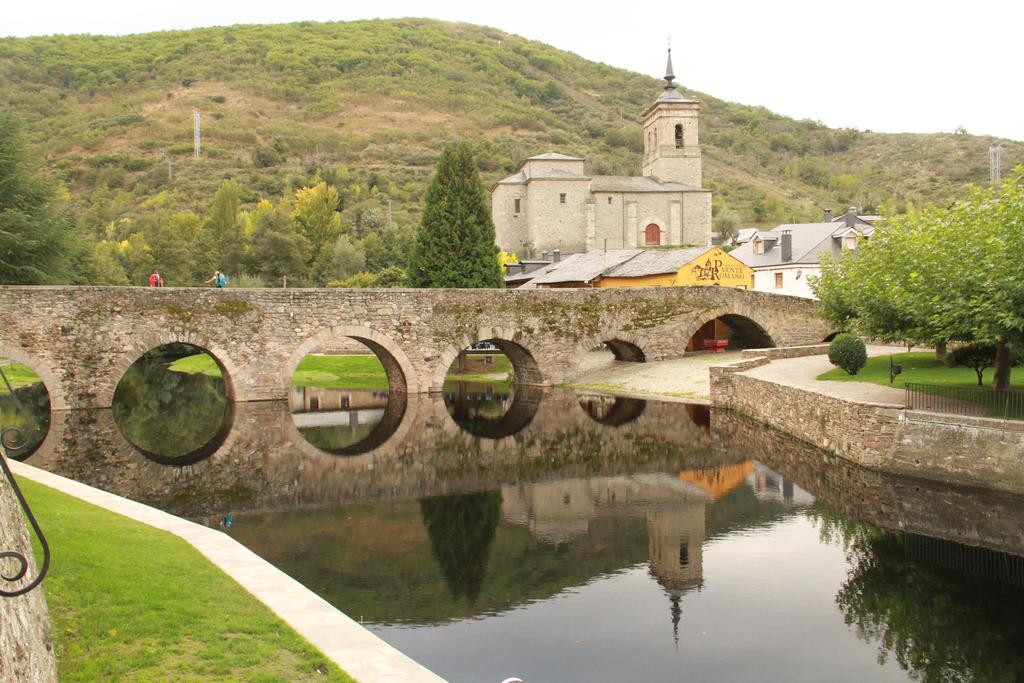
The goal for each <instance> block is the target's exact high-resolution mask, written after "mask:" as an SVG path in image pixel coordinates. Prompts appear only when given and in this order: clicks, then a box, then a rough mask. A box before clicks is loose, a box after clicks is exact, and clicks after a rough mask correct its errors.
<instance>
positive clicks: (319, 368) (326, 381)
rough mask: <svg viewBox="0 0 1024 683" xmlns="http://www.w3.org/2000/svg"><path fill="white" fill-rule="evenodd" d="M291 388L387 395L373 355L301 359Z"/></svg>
mask: <svg viewBox="0 0 1024 683" xmlns="http://www.w3.org/2000/svg"><path fill="white" fill-rule="evenodd" d="M21 367H24V366H21ZM26 369H27V368H26ZM170 369H171V370H173V371H175V372H188V373H202V374H204V375H210V376H212V377H220V376H221V372H220V366H218V365H217V362H216V361H215V360H213V358H212V357H211V356H210V355H209V354H205V353H197V354H195V355H194V356H186V357H184V358H180V359H178V360H176V361H174V362H173V363H171V365H170ZM511 369H512V366H511V364H510V363H509V360H508V358H507V357H505V356H503V355H495V360H494V364H493V365H490V366H488V367H487V370H488V375H476V374H474V375H453V374H449V375H447V377H446V379H449V380H454V381H460V382H493V381H494V379H493V377H490V376H489V375H505V374H508V373H509V372H510V371H511ZM5 371H6V368H5ZM12 383H13V382H12ZM292 384H294V385H295V386H300V387H322V388H324V389H379V390H382V391H386V390H387V388H388V376H387V373H386V372H385V371H384V366H383V365H381V362H380V359H379V358H377V356H375V355H373V354H367V355H361V356H320V355H309V356H306V357H305V358H303V359H302V362H300V363H299V367H298V368H296V369H295V375H294V376H293V377H292Z"/></svg>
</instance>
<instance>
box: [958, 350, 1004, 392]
mask: <svg viewBox="0 0 1024 683" xmlns="http://www.w3.org/2000/svg"><path fill="white" fill-rule="evenodd" d="M949 359H950V361H951V362H952V364H953V365H963V366H966V367H968V368H971V369H972V370H974V373H975V374H976V375H977V376H978V386H979V387H980V386H982V375H983V374H984V372H985V368H991V367H992V366H994V365H995V364H996V347H995V346H993V345H992V344H967V345H966V346H960V347H958V348H956V349H954V350H953V352H952V353H951V354H949Z"/></svg>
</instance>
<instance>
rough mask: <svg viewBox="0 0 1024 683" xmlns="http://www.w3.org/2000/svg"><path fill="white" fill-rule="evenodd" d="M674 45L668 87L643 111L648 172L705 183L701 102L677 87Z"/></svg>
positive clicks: (666, 179)
mask: <svg viewBox="0 0 1024 683" xmlns="http://www.w3.org/2000/svg"><path fill="white" fill-rule="evenodd" d="M673 80H675V74H673V73H672V48H669V50H668V64H667V65H666V67H665V89H664V90H663V91H662V93H661V96H660V97H658V99H656V100H655V101H654V104H652V105H651V106H649V107H648V108H647V109H646V110H645V111H644V113H643V121H644V175H645V176H653V177H654V178H657V179H658V180H660V181H662V182H670V183H683V184H684V185H690V186H691V187H700V186H701V161H700V143H699V142H698V140H697V122H698V120H699V119H700V105H699V104H698V103H697V101H696V100H688V99H686V98H685V97H684V96H683V94H682V93H681V92H679V90H677V89H676V84H675V83H673V82H672V81H673Z"/></svg>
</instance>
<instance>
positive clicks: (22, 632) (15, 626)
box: [0, 455, 57, 683]
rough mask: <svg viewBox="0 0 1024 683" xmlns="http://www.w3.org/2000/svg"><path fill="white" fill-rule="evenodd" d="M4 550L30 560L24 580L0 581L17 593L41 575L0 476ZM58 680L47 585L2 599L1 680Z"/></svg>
mask: <svg viewBox="0 0 1024 683" xmlns="http://www.w3.org/2000/svg"><path fill="white" fill-rule="evenodd" d="M0 457H3V456H2V455H0ZM44 533H45V532H44ZM0 551H14V552H19V553H21V554H22V555H24V556H25V557H26V558H28V561H29V568H28V573H27V574H26V575H25V576H24V577H23V578H21V579H19V580H18V581H13V582H8V581H2V580H0V582H2V584H3V588H4V590H17V589H19V588H21V587H22V586H25V585H26V584H28V583H29V582H30V581H32V580H33V579H34V578H35V577H36V576H37V575H38V574H37V571H36V562H35V560H34V559H33V553H32V543H31V542H30V541H29V534H28V528H27V527H26V525H25V518H24V517H23V516H22V513H21V507H20V506H19V505H18V500H17V498H16V497H15V495H14V491H13V489H12V488H11V485H10V484H9V483H8V481H7V479H5V478H3V477H0ZM18 567H19V565H18V563H16V562H15V561H14V560H11V559H6V558H5V559H0V569H2V570H3V573H4V574H5V575H9V574H12V573H13V572H12V571H11V570H12V569H14V570H16V569H17V568H18ZM44 583H45V581H44ZM56 680H57V662H56V659H55V658H54V652H53V637H52V636H51V632H50V614H49V612H48V611H47V609H46V596H45V595H44V594H43V586H42V585H40V586H36V587H35V588H34V589H33V590H31V591H29V592H28V593H26V594H25V595H20V596H18V597H15V598H5V597H0V681H33V682H35V681H38V682H40V683H45V682H47V681H56Z"/></svg>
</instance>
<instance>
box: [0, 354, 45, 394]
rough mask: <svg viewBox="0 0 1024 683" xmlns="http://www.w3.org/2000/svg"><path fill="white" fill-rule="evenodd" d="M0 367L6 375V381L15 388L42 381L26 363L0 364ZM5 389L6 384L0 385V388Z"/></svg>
mask: <svg viewBox="0 0 1024 683" xmlns="http://www.w3.org/2000/svg"><path fill="white" fill-rule="evenodd" d="M0 363H2V361H0ZM0 368H2V369H3V371H4V374H5V375H6V376H7V381H8V382H10V383H11V386H12V387H13V388H15V389H17V388H18V387H24V386H28V385H29V384H35V383H36V382H41V381H42V380H41V379H39V375H37V374H36V373H34V372H32V370H30V369H29V367H28V366H27V365H22V364H21V363H11V364H10V365H0ZM6 389H7V387H6V386H4V387H0V390H6Z"/></svg>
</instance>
